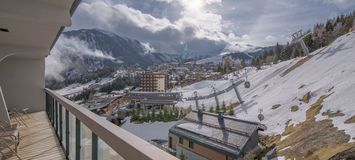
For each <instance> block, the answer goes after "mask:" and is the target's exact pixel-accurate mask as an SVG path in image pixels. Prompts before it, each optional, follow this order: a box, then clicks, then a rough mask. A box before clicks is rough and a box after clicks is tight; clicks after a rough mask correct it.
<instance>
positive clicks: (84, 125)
mask: <svg viewBox="0 0 355 160" xmlns="http://www.w3.org/2000/svg"><path fill="white" fill-rule="evenodd" d="M45 100H46V101H45V109H46V111H41V112H35V113H31V114H29V116H30V117H29V118H26V117H24V119H25V122H26V124H27V125H28V126H27V127H25V126H23V127H20V130H19V132H20V137H21V141H20V145H19V148H18V154H19V156H20V157H21V158H22V159H59V160H60V159H76V160H80V159H85V160H87V159H93V160H98V159H100V160H101V159H118V160H120V159H132V160H133V159H137V160H146V159H147V160H148V159H149V160H158V159H159V160H160V159H164V160H175V159H177V158H175V157H174V156H172V155H170V154H168V153H166V152H164V151H162V150H160V149H158V148H157V147H155V146H154V145H152V144H150V143H148V142H146V141H144V140H142V139H140V138H138V137H137V136H135V135H133V134H131V133H129V132H128V131H126V130H124V129H122V128H120V127H118V126H116V125H114V124H112V123H111V122H109V121H107V120H106V119H104V118H101V117H100V116H98V115H96V114H94V113H92V112H90V111H89V110H87V109H86V108H83V107H81V106H79V105H77V104H75V103H74V102H72V101H70V100H68V99H66V98H64V97H62V96H60V95H58V94H57V93H55V92H53V91H51V90H49V89H45ZM4 151H6V150H4ZM4 153H5V155H6V156H7V158H8V159H17V158H16V156H15V155H11V154H10V155H9V153H7V152H4ZM0 159H4V157H1V158H0ZM5 159H6V158H5Z"/></svg>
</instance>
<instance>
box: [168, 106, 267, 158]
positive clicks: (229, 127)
mask: <svg viewBox="0 0 355 160" xmlns="http://www.w3.org/2000/svg"><path fill="white" fill-rule="evenodd" d="M264 129H265V128H264V127H263V126H262V125H260V124H259V123H256V122H249V121H244V120H239V119H236V118H234V117H229V116H224V115H222V114H213V113H207V112H202V111H201V110H200V111H192V112H191V113H189V114H188V115H187V116H186V117H185V118H184V119H183V120H181V121H180V122H178V123H177V124H176V125H174V126H173V127H172V128H170V130H169V144H168V145H169V148H171V149H173V150H175V151H176V156H177V157H184V158H185V159H188V160H209V159H213V160H236V159H240V158H242V156H243V155H245V154H246V153H248V152H249V151H251V150H254V149H256V148H257V146H258V142H259V141H258V131H260V130H264Z"/></svg>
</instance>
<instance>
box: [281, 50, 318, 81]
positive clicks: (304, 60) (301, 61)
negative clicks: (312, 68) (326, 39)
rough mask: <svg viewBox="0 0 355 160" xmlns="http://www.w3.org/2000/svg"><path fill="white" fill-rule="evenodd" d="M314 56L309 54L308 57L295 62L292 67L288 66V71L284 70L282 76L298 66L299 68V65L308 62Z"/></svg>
mask: <svg viewBox="0 0 355 160" xmlns="http://www.w3.org/2000/svg"><path fill="white" fill-rule="evenodd" d="M312 57H313V55H308V56H307V57H305V58H303V59H301V60H299V61H298V62H297V63H295V64H294V65H293V66H291V67H290V68H288V69H287V70H286V71H284V72H283V73H282V74H281V76H282V77H283V76H285V75H287V74H288V73H290V72H291V71H293V70H295V69H296V68H298V67H299V66H301V65H302V64H304V63H306V62H307V61H308V60H310V59H311V58H312Z"/></svg>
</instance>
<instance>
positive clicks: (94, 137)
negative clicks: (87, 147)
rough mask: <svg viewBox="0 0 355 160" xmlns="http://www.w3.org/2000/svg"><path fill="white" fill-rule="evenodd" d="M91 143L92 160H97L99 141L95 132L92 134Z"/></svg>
mask: <svg viewBox="0 0 355 160" xmlns="http://www.w3.org/2000/svg"><path fill="white" fill-rule="evenodd" d="M91 143H92V145H91V146H92V148H91V149H92V151H91V154H92V155H91V158H92V160H97V159H98V139H97V135H96V134H95V133H94V132H92V135H91Z"/></svg>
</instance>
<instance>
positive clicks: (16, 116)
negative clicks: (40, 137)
mask: <svg viewBox="0 0 355 160" xmlns="http://www.w3.org/2000/svg"><path fill="white" fill-rule="evenodd" d="M9 116H10V117H12V118H13V119H14V120H15V121H16V122H17V123H18V124H20V125H24V126H26V127H27V124H26V122H25V119H24V117H23V113H21V112H19V111H17V109H13V110H11V111H9Z"/></svg>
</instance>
